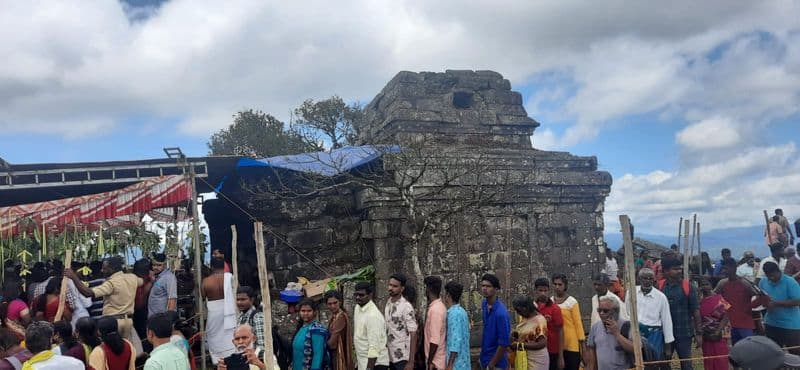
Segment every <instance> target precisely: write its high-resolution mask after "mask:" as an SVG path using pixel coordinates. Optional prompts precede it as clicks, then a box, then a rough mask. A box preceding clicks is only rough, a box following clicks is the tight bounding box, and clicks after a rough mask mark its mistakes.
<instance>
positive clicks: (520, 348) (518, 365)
mask: <svg viewBox="0 0 800 370" xmlns="http://www.w3.org/2000/svg"><path fill="white" fill-rule="evenodd" d="M514 369H516V370H528V353H527V352H526V351H525V345H524V344H522V343H517V348H516V350H515V351H514Z"/></svg>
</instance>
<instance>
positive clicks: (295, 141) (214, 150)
mask: <svg viewBox="0 0 800 370" xmlns="http://www.w3.org/2000/svg"><path fill="white" fill-rule="evenodd" d="M283 126H284V124H283V122H281V121H280V120H278V119H277V118H275V117H273V116H271V115H269V114H266V113H264V112H261V111H257V110H252V109H248V110H243V111H240V112H238V113H237V114H236V115H234V116H233V123H232V124H231V125H229V126H228V127H227V128H223V129H221V130H219V131H218V132H217V133H215V134H213V135H211V138H210V140H209V141H208V144H207V145H208V149H209V151H210V154H211V155H239V156H246V157H256V158H261V157H272V156H276V155H284V154H297V153H303V152H308V151H312V150H314V149H315V148H314V147H312V146H309V145H308V144H307V143H306V142H305V141H304V140H303V139H302V138H301V137H300V135H299V134H298V133H296V132H293V131H285V130H284V129H283Z"/></svg>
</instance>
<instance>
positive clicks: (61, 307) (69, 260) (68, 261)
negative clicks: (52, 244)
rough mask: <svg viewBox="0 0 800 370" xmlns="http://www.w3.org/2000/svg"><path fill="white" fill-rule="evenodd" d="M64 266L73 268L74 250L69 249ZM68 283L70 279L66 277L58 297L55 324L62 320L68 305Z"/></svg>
mask: <svg viewBox="0 0 800 370" xmlns="http://www.w3.org/2000/svg"><path fill="white" fill-rule="evenodd" d="M64 266H66V267H70V266H72V248H67V255H66V257H65V258H64ZM68 281H69V278H68V277H66V276H64V277H63V278H61V293H59V295H58V310H56V317H55V319H54V320H53V321H54V322H55V321H60V320H61V316H63V315H64V304H65V303H66V300H67V286H68V285H67V284H68V283H67V282H68Z"/></svg>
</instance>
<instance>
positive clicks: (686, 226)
mask: <svg viewBox="0 0 800 370" xmlns="http://www.w3.org/2000/svg"><path fill="white" fill-rule="evenodd" d="M683 279H684V280H689V219H688V218H687V219H685V220H683Z"/></svg>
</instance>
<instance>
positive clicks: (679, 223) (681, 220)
mask: <svg viewBox="0 0 800 370" xmlns="http://www.w3.org/2000/svg"><path fill="white" fill-rule="evenodd" d="M682 230H683V217H681V219H680V220H678V242H677V243H675V244H676V245H677V246H678V251H680V250H681V231H682Z"/></svg>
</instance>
